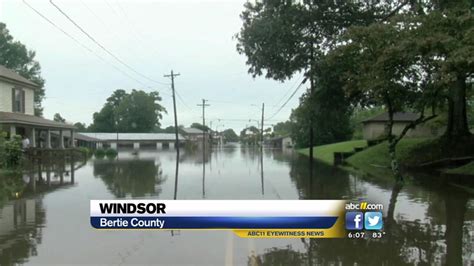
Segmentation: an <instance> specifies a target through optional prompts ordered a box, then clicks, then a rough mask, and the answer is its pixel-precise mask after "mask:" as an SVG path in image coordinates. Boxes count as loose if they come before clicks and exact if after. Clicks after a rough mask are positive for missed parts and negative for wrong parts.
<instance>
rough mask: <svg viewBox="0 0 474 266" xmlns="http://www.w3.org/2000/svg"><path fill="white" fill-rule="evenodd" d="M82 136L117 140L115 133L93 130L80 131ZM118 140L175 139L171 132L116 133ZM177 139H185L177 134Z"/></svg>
mask: <svg viewBox="0 0 474 266" xmlns="http://www.w3.org/2000/svg"><path fill="white" fill-rule="evenodd" d="M81 134H82V135H84V136H87V137H91V138H96V139H99V140H102V141H107V140H117V133H95V132H82V133H81ZM118 139H119V140H136V141H140V140H153V141H157V140H169V141H172V140H175V139H176V136H175V134H172V133H118ZM178 139H179V140H185V139H184V138H183V136H181V135H180V134H178Z"/></svg>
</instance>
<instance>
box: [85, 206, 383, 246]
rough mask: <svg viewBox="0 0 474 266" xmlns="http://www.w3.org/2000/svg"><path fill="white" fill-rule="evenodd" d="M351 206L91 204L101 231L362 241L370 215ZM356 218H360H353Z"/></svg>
mask: <svg viewBox="0 0 474 266" xmlns="http://www.w3.org/2000/svg"><path fill="white" fill-rule="evenodd" d="M348 204H352V203H348V202H347V201H345V200H205V201H202V200H91V202H90V222H91V225H92V227H94V228H96V229H100V230H107V229H112V230H133V229H135V230H137V229H149V230H231V231H233V232H234V233H235V234H236V235H238V236H239V237H243V238H343V237H351V238H361V237H355V236H354V231H356V232H357V233H359V234H358V236H359V235H360V233H361V232H362V231H361V230H358V229H354V228H352V227H354V226H356V227H357V228H359V227H360V226H361V225H362V228H364V227H363V223H364V221H365V216H364V214H362V216H361V214H360V213H362V212H360V213H359V210H358V209H357V210H356V209H351V210H348ZM355 212H357V213H355ZM348 213H351V214H348ZM353 213H354V217H352V216H350V215H352V214H353ZM348 215H349V216H350V217H352V218H351V219H352V220H350V221H349V223H350V226H352V227H351V228H352V229H347V228H348V225H349V224H348V222H347V219H348V217H349V216H348ZM350 217H349V218H350ZM377 217H378V218H377ZM367 219H368V221H370V223H369V224H368V225H369V226H370V225H375V224H376V222H377V224H378V223H379V221H381V220H382V219H383V217H382V216H380V217H379V216H370V217H368V218H367ZM355 223H357V224H355ZM374 228H375V227H374ZM373 230H374V231H377V230H378V229H373Z"/></svg>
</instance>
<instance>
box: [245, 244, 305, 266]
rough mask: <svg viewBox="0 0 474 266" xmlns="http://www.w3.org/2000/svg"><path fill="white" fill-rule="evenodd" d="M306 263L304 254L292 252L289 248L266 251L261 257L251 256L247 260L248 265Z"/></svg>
mask: <svg viewBox="0 0 474 266" xmlns="http://www.w3.org/2000/svg"><path fill="white" fill-rule="evenodd" d="M306 261H307V260H306V259H305V254H303V253H301V252H298V251H295V250H293V248H292V247H291V246H286V247H285V248H271V249H268V250H266V251H265V253H263V254H262V255H258V256H257V255H251V256H249V258H248V265H250V266H254V265H262V266H263V265H265V266H266V265H268V266H270V265H271V266H273V265H277V266H278V265H282V266H283V265H305V264H306V263H305V262H306Z"/></svg>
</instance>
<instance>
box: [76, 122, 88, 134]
mask: <svg viewBox="0 0 474 266" xmlns="http://www.w3.org/2000/svg"><path fill="white" fill-rule="evenodd" d="M74 126H75V127H76V128H77V131H79V132H87V127H86V124H85V123H81V122H76V123H74Z"/></svg>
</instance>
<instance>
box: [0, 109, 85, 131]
mask: <svg viewBox="0 0 474 266" xmlns="http://www.w3.org/2000/svg"><path fill="white" fill-rule="evenodd" d="M0 124H20V125H31V126H37V127H47V128H52V129H75V128H76V127H75V126H74V125H70V124H65V123H61V122H56V121H53V120H48V119H45V118H42V117H39V116H34V115H27V114H22V113H11V112H0Z"/></svg>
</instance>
